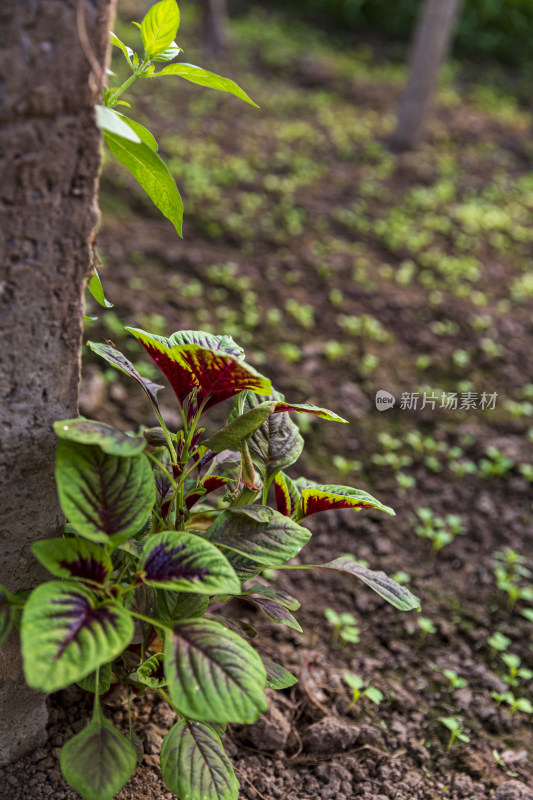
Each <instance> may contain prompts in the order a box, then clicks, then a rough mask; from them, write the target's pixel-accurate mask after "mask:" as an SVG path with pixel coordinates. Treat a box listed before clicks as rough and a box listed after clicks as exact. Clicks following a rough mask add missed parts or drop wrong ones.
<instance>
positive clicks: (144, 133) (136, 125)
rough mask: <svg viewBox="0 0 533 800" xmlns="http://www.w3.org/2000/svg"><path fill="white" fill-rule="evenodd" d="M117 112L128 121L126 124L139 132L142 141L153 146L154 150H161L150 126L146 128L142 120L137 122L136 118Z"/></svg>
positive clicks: (116, 112) (122, 118)
mask: <svg viewBox="0 0 533 800" xmlns="http://www.w3.org/2000/svg"><path fill="white" fill-rule="evenodd" d="M115 114H118V116H119V117H120V118H121V120H123V121H124V122H125V123H126V125H128V126H129V127H130V128H131V129H132V131H134V132H135V133H136V134H137V136H138V137H139V139H140V140H141V142H144V143H145V144H147V145H148V147H151V148H152V150H156V151H157V150H159V145H158V144H157V142H156V140H155V137H154V136H153V135H152V134H151V133H150V131H149V130H148V128H145V127H144V125H141V123H140V122H137V121H136V120H134V119H130V118H129V117H126V116H124V114H121V113H120V112H119V111H115Z"/></svg>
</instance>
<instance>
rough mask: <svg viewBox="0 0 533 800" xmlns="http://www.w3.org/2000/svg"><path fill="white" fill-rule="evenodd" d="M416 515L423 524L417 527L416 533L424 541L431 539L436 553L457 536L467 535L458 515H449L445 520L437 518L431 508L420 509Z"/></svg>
mask: <svg viewBox="0 0 533 800" xmlns="http://www.w3.org/2000/svg"><path fill="white" fill-rule="evenodd" d="M416 513H417V515H418V517H419V519H420V521H421V523H422V524H421V525H417V526H416V528H415V533H416V535H417V536H420V537H421V538H422V539H429V540H430V541H431V542H432V543H433V550H434V551H435V552H438V551H439V550H442V548H443V547H445V546H446V545H447V544H450V543H451V542H453V540H454V539H455V537H456V536H458V535H461V534H463V533H466V531H465V529H464V527H463V524H462V520H461V517H460V516H459V515H458V514H447V515H446V517H445V518H444V519H443V518H442V517H435V516H434V514H433V511H432V510H431V509H430V508H419V509H418V511H417V512H416Z"/></svg>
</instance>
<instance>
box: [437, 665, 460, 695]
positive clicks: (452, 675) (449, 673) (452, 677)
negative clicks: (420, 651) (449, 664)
mask: <svg viewBox="0 0 533 800" xmlns="http://www.w3.org/2000/svg"><path fill="white" fill-rule="evenodd" d="M442 674H443V675H444V677H445V678H448V680H449V681H450V689H451V690H452V692H455V690H456V689H462V688H463V687H464V686H466V678H460V677H459V675H458V674H457V673H456V672H454V671H453V669H443V670H442Z"/></svg>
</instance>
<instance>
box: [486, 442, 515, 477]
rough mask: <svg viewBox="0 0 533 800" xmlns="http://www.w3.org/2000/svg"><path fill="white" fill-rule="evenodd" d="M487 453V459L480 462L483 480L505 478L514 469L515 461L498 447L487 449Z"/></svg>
mask: <svg viewBox="0 0 533 800" xmlns="http://www.w3.org/2000/svg"><path fill="white" fill-rule="evenodd" d="M485 453H486V455H487V458H481V459H480V460H479V462H478V468H479V475H480V477H481V478H485V479H489V478H503V477H505V475H507V473H508V472H510V471H511V470H512V468H513V467H514V463H515V462H514V461H513V459H512V458H507V456H504V455H503V453H501V452H500V451H499V450H498V448H497V447H487V449H486V451H485Z"/></svg>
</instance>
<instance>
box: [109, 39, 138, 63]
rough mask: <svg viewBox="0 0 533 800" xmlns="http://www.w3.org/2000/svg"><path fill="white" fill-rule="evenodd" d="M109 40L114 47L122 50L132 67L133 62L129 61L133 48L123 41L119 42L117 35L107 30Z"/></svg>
mask: <svg viewBox="0 0 533 800" xmlns="http://www.w3.org/2000/svg"><path fill="white" fill-rule="evenodd" d="M109 40H110V42H111V44H114V45H115V47H118V48H119V49H120V50H122V52H123V53H124V56H125V58H126V61H127V62H128V64H129V65H130V67H131V68H132V69H133V64H132V62H131V58H132V56H133V50H132V49H131V47H128V45H126V44H124V42H121V41H120V39H119V38H118V36H116V35H115V34H114V33H112V32H111V31H109Z"/></svg>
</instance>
